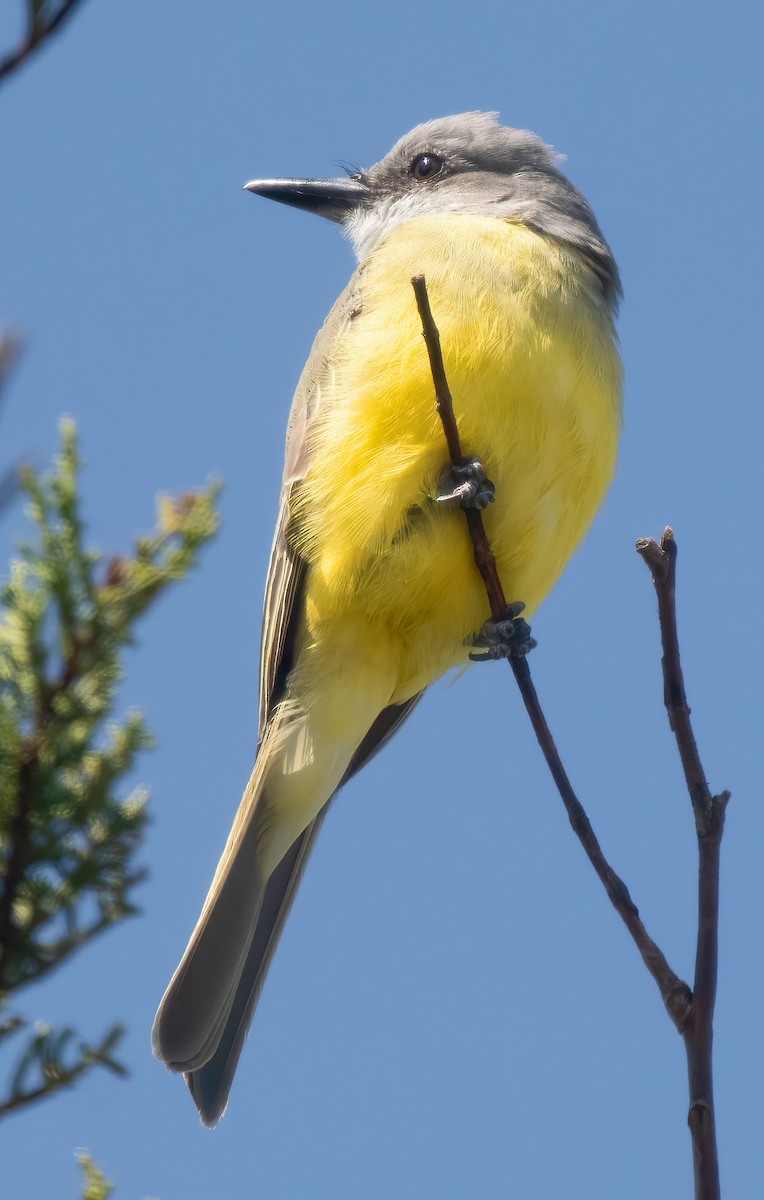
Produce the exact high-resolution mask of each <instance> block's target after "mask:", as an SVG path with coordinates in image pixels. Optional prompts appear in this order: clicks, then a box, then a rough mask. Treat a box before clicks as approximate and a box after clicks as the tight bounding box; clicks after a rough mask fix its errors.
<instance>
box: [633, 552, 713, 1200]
mask: <svg viewBox="0 0 764 1200" xmlns="http://www.w3.org/2000/svg"><path fill="white" fill-rule="evenodd" d="M636 550H637V553H638V554H639V555H640V556H641V557H642V558H643V559H644V561H645V562H646V563H647V565H648V567H649V568H650V571H651V573H652V578H653V584H654V586H655V591H656V594H657V597H658V616H659V620H660V627H661V641H662V643H663V660H662V665H663V694H664V700H665V704H666V712H667V713H668V719H669V725H670V726H671V729H672V731H673V734H674V737H675V738H676V744H677V748H678V750H679V756H680V758H681V760H682V767H683V769H684V776H685V780H686V783H687V790H688V792H689V794H690V800H691V801H692V808H693V813H694V816H695V831H696V834H697V838H698V865H699V869H698V940H697V946H696V951H695V986H694V992H693V1003H692V1009H691V1014H690V1015H691V1019H690V1021H689V1022H688V1024H687V1028H686V1030H685V1031H684V1044H685V1051H686V1054H687V1070H688V1076H689V1085H690V1110H689V1113H688V1117H687V1123H688V1125H689V1126H690V1133H691V1134H692V1147H693V1163H694V1168H695V1194H696V1197H698V1200H719V1197H720V1185H719V1156H718V1150H717V1144H716V1117H715V1113H714V1087H713V1017H714V1007H715V1005H716V981H717V973H718V962H719V859H720V852H721V841H722V836H723V834H724V814H725V811H726V808H727V802H728V801H729V798H730V794H729V792H726V791H725V792H721V793H720V794H719V795H717V796H714V795H712V794H711V790H710V788H709V786H708V783H707V782H706V776H705V772H704V771H703V767H702V764H701V761H700V755H699V753H698V746H697V742H696V741H695V734H694V733H693V730H692V724H691V722H690V707H689V705H688V703H687V695H686V692H685V688H684V676H683V673H682V664H681V660H680V656H679V638H678V635H677V625H676V557H677V546H676V542H675V540H674V534H673V532H672V530H671V529H669V528H667V529H666V530H665V531H664V533H663V537H662V538H661V541H660V545H658V543H657V542H655V541H654V540H653V539H652V538H640V540H639V541H638V542H637V545H636Z"/></svg>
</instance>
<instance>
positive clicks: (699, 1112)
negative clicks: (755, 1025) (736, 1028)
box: [411, 275, 729, 1200]
mask: <svg viewBox="0 0 764 1200" xmlns="http://www.w3.org/2000/svg"><path fill="white" fill-rule="evenodd" d="M411 283H412V286H413V288H414V294H415V296H416V301H417V306H418V308H419V315H420V317H421V320H422V332H423V336H424V340H425V343H426V345H427V352H428V355H429V358H430V367H431V370H432V377H433V383H434V385H435V393H436V408H437V411H438V414H439V415H440V419H441V421H442V423H443V430H444V433H445V436H446V442H447V444H448V450H449V454H450V455H451V461H452V463H454V464H456V463H458V461H459V460H460V459H461V455H462V450H461V444H460V441H459V432H458V428H457V425H456V418H455V416H454V409H453V402H452V399H451V393H450V390H449V387H448V381H447V379H446V373H445V369H444V366H443V358H442V355H441V350H440V337H439V334H438V330H437V327H436V325H435V322H434V320H433V316H432V311H431V309H430V303H429V299H428V296H427V288H426V284H425V280H424V277H423V276H421V275H420V276H416V277H415V278H413V279H412V281H411ZM465 515H466V518H467V524H468V527H469V532H470V537H471V538H472V545H473V551H474V556H475V563H476V565H477V567H478V570H479V571H480V574H481V576H482V578H483V582H484V584H485V588H486V593H487V595H488V599H489V602H490V605H491V613H492V616H493V617H494V619H495V620H498V619H499V618H500V617H501V616H502V614H503V613H504V610H505V608H506V598H505V596H504V592H503V589H502V586H501V582H500V580H499V576H498V572H497V569H496V560H495V559H494V556H493V554H492V552H491V548H490V545H489V543H488V539H487V537H486V534H485V529H484V527H483V520H482V517H481V515H480V513H479V512H478V511H477V510H474V509H468V510H466V512H465ZM637 551H638V552H639V554H641V556H642V558H643V559H644V560H645V562H646V563H647V564H648V566H649V567H650V569H651V571H652V574H653V583H654V584H655V589H656V592H657V595H658V609H659V616H660V626H661V638H662V642H663V678H664V699H665V704H666V710H667V712H668V717H669V724H670V726H671V729H672V730H673V732H674V735H675V737H676V742H677V747H678V749H679V755H680V757H681V760H682V766H683V768H684V774H685V779H686V781H687V788H688V791H689V793H690V798H691V800H692V807H693V812H694V814H695V828H696V832H697V837H698V853H699V878H698V940H697V948H696V958H695V979H694V990H693V991H692V992H691V991H690V989H689V987H688V985H687V984H686V983H684V982H683V980H681V979H680V978H679V977H678V976H677V975H675V973H674V972H673V971H672V970H671V968H670V967H669V965H668V963H667V961H666V959H665V957H664V955H663V953H662V951H661V950H660V949H659V948H658V946H657V945H656V944H655V942H654V941H653V940H652V938H651V937H650V936H649V934H648V933H647V930H646V929H645V927H644V925H643V923H642V921H641V920H640V917H639V912H638V910H637V908H636V906H635V904H634V902H633V901H632V899H631V897H630V895H629V892H628V889H627V888H626V885H625V884H624V883H623V881H622V880H621V879H620V878H619V876H618V875H616V873H615V871H614V870H613V868H612V867H611V866H610V864H609V863H608V862H607V860H606V858H605V856H604V854H603V852H602V849H601V847H600V845H599V842H598V841H597V838H596V836H595V834H594V832H593V830H592V827H591V825H590V823H589V819H588V817H587V815H586V812H585V811H584V809H583V807H582V805H581V803H580V802H579V800H578V798H577V796H576V795H575V792H574V791H573V788H572V786H571V783H570V780H569V779H568V776H567V774H566V772H565V769H564V767H563V765H562V762H561V761H560V757H559V754H558V753H557V748H556V747H555V744H554V741H553V738H552V735H551V733H550V731H549V727H548V725H547V723H546V719H545V717H544V714H543V712H542V710H541V706H540V704H539V701H538V697H537V695H536V691H535V688H534V686H533V682H532V680H531V676H530V671H529V669H528V663H527V659H525V658H510V659H509V663H510V666H511V667H512V670H513V672H514V675H515V679H516V680H517V684H518V687H519V688H520V693H521V695H522V698H523V702H524V704H525V707H526V710H527V712H528V715H529V717H530V719H531V724H532V725H533V729H534V732H535V734H536V737H537V739H538V742H539V745H540V746H541V750H542V752H543V754H544V758H545V759H546V762H547V765H548V767H549V770H550V771H551V773H552V777H553V779H554V781H555V784H556V785H557V790H558V791H559V793H560V796H561V797H562V802H563V804H564V805H565V809H566V811H567V813H568V817H569V819H570V823H571V825H572V826H573V830H574V832H575V834H576V836H577V837H578V839H579V841H580V842H581V845H582V846H583V848H584V850H585V852H586V854H587V856H588V858H589V861H590V862H591V864H592V866H593V867H594V869H595V871H596V872H597V875H598V876H599V878H600V880H601V881H602V883H603V885H604V887H605V890H606V892H607V894H608V896H609V898H610V900H611V902H612V904H613V905H614V907H615V909H616V910H617V912H618V913H619V915H620V916H621V918H622V920H623V922H624V924H625V925H626V927H627V929H628V930H629V933H630V934H631V936H632V938H633V940H634V942H635V944H636V946H637V949H638V950H639V952H640V954H641V956H642V960H643V962H644V964H645V966H646V967H647V969H648V971H649V972H650V974H651V975H652V977H653V979H654V980H655V982H656V983H657V985H658V988H659V990H660V993H661V996H662V998H663V1002H664V1004H665V1006H666V1010H667V1012H668V1014H669V1016H670V1017H671V1020H672V1021H673V1022H674V1025H675V1026H676V1028H677V1030H678V1031H679V1032H680V1033H681V1034H682V1037H683V1040H684V1044H685V1050H686V1054H687V1065H688V1074H689V1085H690V1109H689V1114H688V1124H689V1127H690V1132H691V1134H692V1145H693V1163H694V1171H695V1197H696V1200H720V1189H719V1162H718V1153H717V1145H716V1125H715V1115H714V1099H713V1075H712V1047H713V1012H714V1004H715V1000H716V980H717V963H718V914H719V852H720V845H721V839H722V834H723V832H724V814H725V810H726V806H727V802H728V800H729V792H726V791H725V792H722V793H720V794H719V795H716V796H715V795H712V794H711V791H710V789H709V787H708V783H707V782H706V777H705V774H704V772H703V768H702V765H701V762H700V756H699V754H698V747H697V744H696V741H695V736H694V734H693V731H692V726H691V724H690V709H689V706H688V704H687V697H686V695H685V690H684V679H683V676H682V668H681V663H680V658H679V641H678V636H677V627H676V606H675V578H676V542H675V541H674V535H673V533H672V531H671V530H670V529H666V531H665V533H664V535H663V537H662V539H661V543H660V545H658V544H657V543H656V542H655V541H653V540H652V539H651V538H645V539H642V540H640V541H639V542H638V543H637Z"/></svg>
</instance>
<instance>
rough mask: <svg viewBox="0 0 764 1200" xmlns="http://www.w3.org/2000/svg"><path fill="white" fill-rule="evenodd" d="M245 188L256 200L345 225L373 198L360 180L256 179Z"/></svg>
mask: <svg viewBox="0 0 764 1200" xmlns="http://www.w3.org/2000/svg"><path fill="white" fill-rule="evenodd" d="M244 187H245V189H246V191H248V192H254V193H255V195H256V196H265V197H266V198H267V199H268V200H279V201H280V202H281V203H282V204H291V205H292V206H293V207H294V208H304V209H305V210H306V211H307V212H313V213H317V214H318V216H320V217H326V218H327V219H328V220H330V221H337V222H342V221H344V220H345V219H346V218H347V217H348V216H349V214H350V213H351V212H353V211H354V210H355V209H356V208H359V207H360V205H361V204H363V202H364V200H366V199H368V196H369V189H368V188H367V187H366V185H365V184H364V183H361V181H360V180H359V179H253V180H252V182H251V183H245V184H244Z"/></svg>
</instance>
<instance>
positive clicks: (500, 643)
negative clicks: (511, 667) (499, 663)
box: [469, 600, 537, 662]
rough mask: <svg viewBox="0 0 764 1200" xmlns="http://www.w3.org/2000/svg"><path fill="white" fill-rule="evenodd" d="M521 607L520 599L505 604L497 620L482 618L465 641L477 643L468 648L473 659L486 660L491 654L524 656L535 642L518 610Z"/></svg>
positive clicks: (502, 656) (488, 659)
mask: <svg viewBox="0 0 764 1200" xmlns="http://www.w3.org/2000/svg"><path fill="white" fill-rule="evenodd" d="M524 608H525V605H524V604H523V602H522V600H516V601H515V602H514V604H508V605H507V607H506V608H505V609H504V612H503V613H502V615H501V616H500V617H499V618H498V620H495V621H494V620H491V621H486V623H485V624H484V625H483V626H482V628H481V630H480V632H479V633H476V634H475V635H474V637H472V638H470V641H469V644H470V645H471V646H477V647H478V650H477V651H470V658H471V659H472V661H473V662H490V661H491V660H492V659H495V658H525V655H526V654H529V653H530V652H531V650H532V649H533V647H534V646H535V645H536V644H537V643H536V639H535V638H533V637H531V627H530V625H529V624H528V622H527V621H524V620H523V618H522V617H521V616H520V613H521V612H522V611H523V609H524Z"/></svg>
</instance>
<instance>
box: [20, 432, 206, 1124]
mask: <svg viewBox="0 0 764 1200" xmlns="http://www.w3.org/2000/svg"><path fill="white" fill-rule="evenodd" d="M61 433H62V450H61V454H60V456H59V458H58V460H57V462H56V464H55V467H54V470H53V471H52V472H51V473H50V475H48V476H46V477H43V478H38V477H37V476H36V475H35V474H33V473H32V472H31V471H29V470H25V471H24V472H22V487H23V488H24V490H25V492H26V494H27V496H28V497H29V501H30V511H31V516H32V519H33V521H34V523H35V525H36V527H37V532H38V542H37V544H36V545H34V546H33V545H24V546H22V547H21V548H20V551H19V557H18V559H17V560H16V561H14V562H13V563H12V564H11V570H10V578H9V579H8V581H7V582H6V583H5V584H4V585H3V586H2V588H1V589H0V886H1V888H2V890H0V1005H2V1004H3V1003H4V1002H5V1001H6V999H7V997H8V996H9V994H11V993H12V992H15V991H16V990H17V989H19V988H21V987H23V986H24V985H26V984H29V983H32V982H34V981H36V980H38V979H40V978H41V977H42V976H43V975H45V974H46V973H47V972H49V971H50V970H51V969H53V968H54V967H56V966H57V965H58V964H59V963H61V962H63V961H64V960H65V959H67V958H69V956H70V955H71V954H72V953H73V952H74V951H75V950H77V949H78V948H79V947H80V946H82V945H83V944H84V943H86V942H88V941H90V939H91V938H93V937H94V936H95V935H96V934H98V933H100V932H102V931H103V930H104V929H107V928H109V927H111V926H113V925H114V924H115V923H116V922H118V921H120V920H122V919H123V918H125V917H127V916H129V915H131V914H132V913H134V912H135V906H134V902H133V892H134V889H135V886H136V884H137V883H138V882H139V881H140V880H141V878H142V877H143V872H142V870H141V869H140V868H137V867H136V865H135V858H136V853H137V850H138V848H139V845H140V841H141V837H142V834H143V832H144V829H145V825H146V811H145V804H146V793H145V791H144V789H142V788H137V789H135V790H134V791H133V792H132V793H130V794H129V795H128V796H127V797H126V798H120V796H119V795H118V784H119V782H120V781H121V779H122V778H123V777H124V776H125V775H126V774H127V773H128V772H130V771H131V769H132V768H133V765H134V763H135V758H136V755H137V753H138V751H139V750H142V749H145V748H147V747H148V746H150V744H151V739H150V736H149V733H148V731H147V729H146V726H145V724H144V721H143V718H142V717H141V716H140V714H138V713H131V714H128V715H127V716H126V717H125V718H124V719H123V720H121V721H115V720H113V719H111V720H110V714H111V712H112V709H113V706H114V699H115V689H116V687H117V684H118V682H119V680H120V677H121V674H122V668H121V662H120V654H121V652H122V650H123V649H124V647H125V646H126V645H127V644H128V643H129V642H130V641H131V638H132V631H133V626H134V624H135V621H136V620H137V618H138V617H140V616H141V615H142V614H143V613H144V612H145V611H146V608H147V607H148V606H149V605H150V604H151V602H152V601H153V600H155V599H156V598H157V596H159V595H160V594H161V593H162V592H163V591H164V590H165V589H166V588H167V586H168V585H169V584H170V583H172V582H174V581H175V580H179V579H182V578H183V577H184V576H185V575H186V574H187V573H188V571H189V570H190V568H191V567H192V566H193V564H194V562H195V560H196V557H197V555H198V552H199V550H200V549H201V547H202V546H203V545H204V544H205V542H207V541H208V540H209V538H210V537H211V536H212V535H213V533H214V532H215V529H216V528H217V515H216V512H215V507H214V500H215V494H216V488H215V487H209V488H207V489H206V491H204V492H202V493H199V494H193V495H187V496H183V497H181V498H180V499H179V500H177V501H171V500H168V499H163V500H161V501H160V504H159V520H158V527H157V529H156V531H155V532H154V533H153V534H151V535H149V536H146V537H141V538H139V539H138V541H137V543H136V545H135V548H134V552H133V554H132V556H130V557H125V558H112V559H111V560H110V561H108V562H104V560H103V559H102V558H101V557H100V556H99V555H98V554H97V553H94V552H92V551H89V550H87V549H86V548H85V545H84V538H83V529H82V524H81V521H80V517H79V511H78V502H77V489H76V484H77V469H78V456H77V444H76V434H75V429H74V425H73V424H72V423H71V422H64V423H62V427H61ZM23 1024H26V1022H24V1021H23V1020H22V1019H21V1018H15V1017H6V1018H5V1020H4V1021H0V1040H7V1039H8V1038H10V1037H11V1036H12V1034H13V1033H15V1032H17V1031H18V1030H19V1029H20V1028H21V1026H22V1025H23ZM120 1034H121V1030H120V1029H119V1027H114V1028H113V1029H111V1030H109V1031H108V1033H107V1034H106V1036H105V1037H104V1038H103V1039H102V1040H101V1042H100V1043H98V1044H97V1045H95V1046H91V1045H89V1044H87V1043H76V1040H75V1036H74V1032H73V1031H72V1030H63V1031H59V1032H54V1031H52V1030H50V1029H48V1028H38V1029H37V1030H36V1032H35V1033H34V1034H33V1036H32V1038H31V1040H30V1041H29V1043H28V1046H27V1048H26V1050H25V1052H24V1054H23V1055H22V1057H21V1060H20V1062H19V1065H18V1067H17V1069H16V1072H15V1075H14V1078H13V1080H12V1082H11V1087H10V1091H9V1096H8V1100H7V1101H6V1103H5V1104H0V1115H2V1114H3V1113H4V1112H8V1111H11V1110H12V1109H16V1108H18V1107H19V1106H20V1105H22V1104H25V1103H30V1102H31V1101H32V1100H33V1099H38V1098H39V1097H40V1096H41V1095H47V1094H49V1093H50V1092H51V1091H53V1090H56V1089H58V1088H60V1087H62V1086H66V1085H68V1084H70V1083H71V1082H73V1080H74V1079H76V1078H77V1077H78V1076H79V1075H81V1074H82V1073H83V1071H85V1070H87V1069H89V1068H90V1067H91V1066H93V1065H94V1064H96V1063H100V1064H102V1065H104V1066H107V1067H109V1068H111V1069H112V1070H121V1068H120V1067H119V1064H118V1063H117V1062H116V1061H115V1059H114V1058H113V1050H114V1047H115V1046H116V1043H117V1041H118V1039H119V1036H120Z"/></svg>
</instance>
